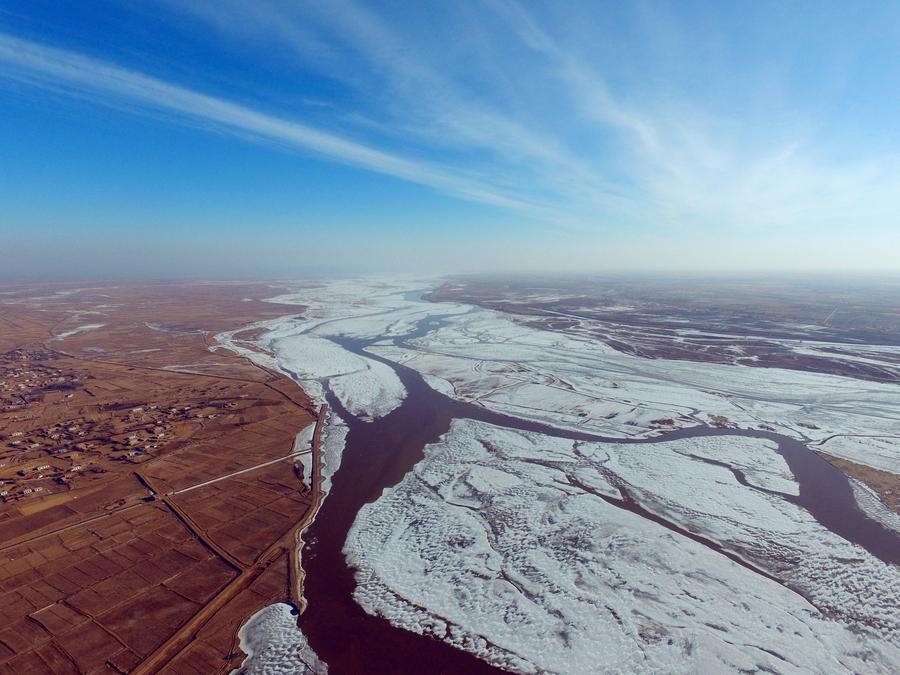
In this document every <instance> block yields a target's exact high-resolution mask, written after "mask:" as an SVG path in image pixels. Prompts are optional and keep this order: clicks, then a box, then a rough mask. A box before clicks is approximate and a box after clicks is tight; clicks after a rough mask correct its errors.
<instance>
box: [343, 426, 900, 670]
mask: <svg viewBox="0 0 900 675" xmlns="http://www.w3.org/2000/svg"><path fill="white" fill-rule="evenodd" d="M699 440H700V441H701V442H700V443H699V446H700V447H699V448H698V439H682V440H678V441H669V442H662V443H654V444H642V445H621V444H618V445H617V444H596V443H578V442H572V441H568V440H563V439H557V438H550V437H546V436H542V435H539V434H534V433H527V432H518V431H512V430H509V429H503V428H500V427H495V426H492V425H488V424H484V423H480V422H473V421H469V420H457V421H456V422H454V424H453V427H452V429H451V431H450V432H449V433H448V434H447V435H446V436H445V437H444V438H443V439H442V441H441V442H439V443H437V444H434V445H432V446H429V447H428V448H427V451H426V457H425V459H424V460H423V461H421V462H420V463H419V464H417V465H416V467H415V470H414V471H413V472H411V473H409V474H407V476H406V477H405V478H404V479H403V480H402V481H401V483H400V484H399V485H398V486H396V487H395V488H393V489H390V490H387V491H386V492H385V494H384V495H383V496H382V497H381V498H380V499H379V500H378V501H377V502H375V503H374V504H370V505H367V506H366V507H364V508H363V509H362V511H361V512H360V514H359V516H358V518H357V520H356V523H355V524H354V526H353V529H352V530H351V533H350V536H349V537H348V539H347V543H346V549H345V552H346V554H347V556H348V560H349V561H350V562H351V563H352V564H353V565H354V566H355V567H356V568H357V573H356V578H357V583H358V587H357V590H356V593H355V597H356V599H357V601H358V602H359V603H360V604H362V606H363V607H364V608H365V609H366V610H367V611H369V612H370V613H377V614H379V615H382V616H384V617H386V618H387V619H388V620H390V621H391V622H392V623H394V624H395V625H397V626H401V627H403V628H406V629H408V630H412V631H416V632H419V633H425V634H432V635H435V636H437V637H439V638H441V639H443V640H446V641H448V642H451V643H453V644H456V645H459V646H461V647H463V648H465V649H468V650H470V651H472V652H474V653H476V654H478V655H479V656H481V657H482V658H485V659H487V660H489V661H492V662H494V663H496V664H497V665H500V666H503V667H505V668H509V669H512V670H515V671H518V672H564V673H597V672H647V673H657V672H672V673H675V672H678V673H696V672H738V671H747V672H759V671H763V670H765V671H766V672H774V673H801V672H819V673H837V672H846V673H851V672H863V673H876V672H884V673H888V672H895V671H894V668H895V667H896V664H897V663H900V651H898V649H897V646H896V645H897V644H900V643H898V637H900V633H898V616H897V612H896V608H897V607H898V606H900V570H898V569H897V568H896V567H890V566H887V565H884V564H883V563H881V562H880V561H878V560H876V559H874V558H872V557H871V556H870V555H869V554H868V553H867V552H866V551H864V550H863V549H861V548H859V547H856V546H853V545H851V544H849V543H847V542H846V541H844V540H842V539H840V538H839V537H836V536H835V535H832V534H831V533H830V532H829V531H828V530H825V529H824V528H823V527H822V526H820V525H819V524H818V523H817V522H816V521H815V520H813V519H812V518H811V517H810V516H809V514H807V513H806V512H805V511H803V510H802V509H800V508H798V507H795V506H793V505H791V504H789V503H787V502H785V501H784V500H783V499H781V498H780V497H778V496H777V495H772V494H770V493H767V492H763V491H759V490H756V489H754V488H752V487H745V486H742V485H740V484H739V483H738V482H737V480H735V478H734V476H733V475H732V473H731V472H730V471H728V470H727V469H725V468H722V467H718V466H712V465H710V464H708V463H704V462H700V461H697V460H691V459H690V458H689V457H688V455H689V454H695V455H700V454H702V455H703V456H708V457H711V458H715V459H717V460H719V461H725V462H728V461H729V460H730V459H731V458H734V457H737V458H739V459H742V460H743V459H744V458H746V459H748V460H749V459H751V458H752V459H753V460H757V459H758V460H759V469H758V471H757V472H756V475H755V478H756V480H758V481H759V482H762V483H766V484H767V487H778V488H782V489H785V491H787V492H791V491H792V485H791V483H792V480H791V478H790V472H789V471H788V470H787V468H786V466H784V464H783V462H782V461H781V459H780V457H779V456H778V455H777V454H776V453H775V452H774V450H773V449H772V447H771V445H770V444H769V443H768V442H766V441H760V440H757V439H753V438H746V437H740V436H727V437H716V438H704V439H699ZM675 475H677V476H678V478H677V480H673V476H675ZM748 478H749V476H748ZM754 482H755V481H754ZM626 486H627V489H628V490H629V491H630V492H634V493H638V494H639V497H640V499H639V501H640V502H641V503H642V504H644V505H645V506H647V505H648V504H652V505H654V507H655V508H654V510H657V511H658V512H659V513H661V514H663V515H664V516H665V517H666V518H668V519H670V520H672V521H678V522H680V523H682V524H683V525H684V526H685V527H687V528H689V529H691V530H693V531H695V532H699V533H702V534H703V535H705V536H709V537H711V538H714V539H716V540H717V541H720V542H723V544H724V545H725V546H727V547H728V548H730V549H732V550H734V551H736V552H738V553H740V554H741V555H743V556H744V557H746V558H747V559H752V562H753V563H754V564H755V565H757V566H760V567H763V568H770V569H772V570H773V571H775V569H776V568H777V571H778V572H779V573H780V574H781V575H783V576H785V577H786V578H787V579H789V582H788V583H789V585H790V586H792V587H793V588H796V589H797V590H799V591H800V593H798V592H797V590H793V589H792V588H788V587H786V586H784V585H781V584H779V583H777V582H775V581H772V580H771V579H769V578H766V577H765V576H763V575H760V574H758V573H756V572H754V571H752V570H751V569H748V568H746V567H743V566H741V565H739V564H737V563H736V562H733V561H732V560H729V559H728V558H726V557H725V556H723V555H722V554H721V553H718V552H716V551H713V550H711V549H710V548H707V547H706V546H704V545H702V544H700V543H697V542H695V541H693V540H691V539H689V538H686V537H684V536H680V535H678V534H677V533H675V532H673V531H671V530H669V529H667V528H665V527H663V526H662V525H659V524H657V523H654V522H652V521H650V520H647V519H646V518H643V517H641V516H639V515H636V514H634V513H631V512H630V511H628V510H624V509H623V508H620V507H619V506H617V505H616V504H615V503H610V502H609V501H608V500H604V499H603V495H606V496H612V497H616V496H617V495H618V494H619V491H620V488H623V487H626ZM801 593H802V594H801ZM804 596H808V597H811V598H812V600H813V603H812V604H811V603H810V602H809V601H807V600H806V599H805V597H804ZM816 605H818V606H819V607H818V608H817V606H816ZM829 616H833V617H834V618H828V617H829ZM864 626H868V627H864Z"/></svg>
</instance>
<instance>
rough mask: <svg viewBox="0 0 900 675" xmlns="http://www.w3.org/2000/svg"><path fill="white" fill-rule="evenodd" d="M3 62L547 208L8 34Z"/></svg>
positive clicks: (76, 86)
mask: <svg viewBox="0 0 900 675" xmlns="http://www.w3.org/2000/svg"><path fill="white" fill-rule="evenodd" d="M0 64H3V66H4V68H3V70H2V71H0V75H5V76H6V77H10V78H14V79H16V80H18V81H20V82H25V83H28V84H30V85H33V86H38V87H43V88H47V89H53V90H55V91H57V92H60V93H69V94H72V95H77V96H80V97H86V98H90V99H91V100H92V101H95V102H97V103H100V104H105V105H116V106H121V105H125V106H128V107H129V108H130V109H131V110H133V111H135V112H138V113H141V112H147V113H153V112H165V113H170V114H171V113H174V114H176V115H179V116H184V118H186V119H187V120H189V121H191V123H194V124H196V123H201V124H206V125H208V126H209V127H210V128H211V129H215V130H217V131H226V132H232V133H235V134H239V135H241V136H242V137H248V136H249V137H251V138H257V139H259V140H261V141H265V142H267V143H273V142H274V143H276V144H278V145H280V146H282V147H284V148H286V149H293V150H305V151H310V152H313V153H317V154H319V155H322V156H324V157H327V158H329V159H332V160H335V161H338V162H342V163H345V164H349V165H353V166H357V167H360V168H363V169H367V170H370V171H374V172H377V173H381V174H385V175H388V176H393V177H396V178H400V179H402V180H406V181H410V182H413V183H418V184H421V185H426V186H428V187H431V188H434V189H437V190H440V191H442V192H445V193H448V194H451V195H455V196H457V197H462V198H464V199H468V200H472V201H477V202H481V203H485V204H490V205H493V206H499V207H505V208H513V209H520V210H525V211H529V212H535V213H537V212H538V211H539V209H540V206H539V205H538V204H535V203H531V202H528V201H527V200H525V199H519V198H517V197H515V196H511V195H505V194H503V193H501V192H500V191H492V190H491V186H490V185H487V184H485V183H484V182H483V181H480V180H475V179H473V178H471V177H467V176H465V175H460V174H458V173H454V172H452V171H448V170H446V169H445V168H442V167H440V166H435V165H433V164H432V163H429V162H425V161H421V160H417V159H410V158H407V157H403V156H401V155H397V154H393V153H390V152H385V151H383V150H380V149H378V148H374V147H371V146H370V145H367V144H364V143H360V142H357V141H354V140H349V139H347V138H343V137H341V136H338V135H335V134H332V133H328V132H324V131H321V130H318V129H315V128H313V127H311V126H308V125H306V124H303V123H300V122H296V121H293V120H289V119H284V118H282V117H278V116H274V115H270V114H266V113H264V112H260V111H258V110H254V109H253V108H250V107H248V106H245V105H241V104H238V103H234V102H230V101H227V100H224V99H221V98H217V97H214V96H208V95H205V94H202V93H199V92H196V91H193V90H191V89H187V88H184V87H181V86H178V85H175V84H170V83H167V82H164V81H162V80H159V79H156V78H153V77H149V76H146V75H143V74H141V73H138V72H135V71H132V70H128V69H125V68H121V67H118V66H115V65H111V64H109V63H106V62H103V61H100V60H97V59H93V58H89V57H85V56H82V55H80V54H77V53H74V52H71V51H67V50H62V49H56V48H53V47H48V46H44V45H40V44H36V43H34V42H30V41H27V40H22V39H19V38H16V37H13V36H9V35H3V34H0Z"/></svg>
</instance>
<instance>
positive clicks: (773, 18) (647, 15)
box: [0, 0, 900, 276]
mask: <svg viewBox="0 0 900 675" xmlns="http://www.w3.org/2000/svg"><path fill="white" fill-rule="evenodd" d="M898 111H900V4H898V3H894V2H885V3H877V2H810V3H803V2H791V3H785V2H775V3H765V2H737V1H736V2H647V3H640V2H628V3H620V2H608V3H603V2H599V1H591V2H584V3H579V2H575V1H572V2H548V3H537V2H528V3H524V2H523V3H516V2H509V1H506V0H471V1H470V2H463V3H460V2H448V3H442V2H423V3H408V2H385V3H363V2H356V1H353V0H350V1H347V0H327V1H322V2H317V1H310V2H281V1H276V0H223V1H221V2H215V3H213V2H207V1H204V0H144V1H141V2H137V1H136V0H131V1H129V0H121V1H120V2H112V1H109V2H100V1H94V2H90V1H83V2H75V1H69V2H60V1H59V0H55V1H53V0H23V1H21V2H20V1H17V0H12V1H11V0H5V1H4V2H3V3H2V4H0V235H2V240H0V241H2V243H3V245H4V247H8V248H9V250H10V251H14V252H15V255H12V256H8V260H9V263H8V264H5V270H4V274H5V275H6V276H15V275H31V276H40V275H51V274H52V275H55V276H67V275H71V276H111V275H112V276H118V275H123V274H139V275H157V274H158V275H161V276H167V275H179V276H180V275H199V276H244V275H252V274H262V275H269V274H271V275H279V276H281V275H302V274H305V273H308V272H322V271H342V270H348V271H371V272H384V271H398V272H407V271H408V272H417V273H418V272H431V271H434V272H451V271H463V272H470V271H482V270H487V271H502V270H517V271H520V270H540V271H543V270H555V269H561V270H573V271H609V270H612V271H621V270H652V271H669V270H689V271H741V272H743V271H754V270H763V271H765V270H801V271H803V270H823V271H830V270H848V271H866V272H894V273H896V272H900V117H898Z"/></svg>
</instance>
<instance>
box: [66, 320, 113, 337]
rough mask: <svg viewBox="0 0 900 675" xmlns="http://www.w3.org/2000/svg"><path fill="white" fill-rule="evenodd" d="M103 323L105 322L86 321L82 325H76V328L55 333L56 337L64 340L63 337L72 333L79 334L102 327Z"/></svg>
mask: <svg viewBox="0 0 900 675" xmlns="http://www.w3.org/2000/svg"><path fill="white" fill-rule="evenodd" d="M105 325H106V324H105V323H87V324H85V325H83V326H78V328H71V329H69V330H66V331H63V332H62V333H57V334H56V339H57V340H64V339H65V338H67V337H72V336H73V335H80V334H81V333H87V332H88V331H92V330H97V329H98V328H103V326H105Z"/></svg>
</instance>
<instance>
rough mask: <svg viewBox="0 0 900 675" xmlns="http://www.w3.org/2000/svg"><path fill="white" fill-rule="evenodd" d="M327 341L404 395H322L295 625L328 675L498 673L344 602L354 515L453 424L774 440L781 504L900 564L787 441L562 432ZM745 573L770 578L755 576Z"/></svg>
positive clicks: (831, 476)
mask: <svg viewBox="0 0 900 675" xmlns="http://www.w3.org/2000/svg"><path fill="white" fill-rule="evenodd" d="M440 323H441V322H440V320H439V319H438V320H436V319H429V320H426V321H423V322H421V323H420V324H419V326H418V328H417V330H416V331H415V333H413V334H411V335H409V336H407V339H412V338H414V337H419V336H421V335H424V334H426V333H427V332H428V331H430V330H433V329H434V328H436V327H438V326H439V325H440ZM335 341H336V342H338V343H339V344H340V345H341V346H343V347H344V348H346V349H348V350H350V351H353V352H355V353H357V354H361V355H363V356H366V357H367V358H372V359H375V360H378V361H381V362H383V363H385V364H387V365H388V366H390V367H391V368H393V369H394V371H395V372H396V373H397V376H398V377H399V378H400V380H401V381H402V382H403V385H404V386H405V387H406V390H407V397H406V399H405V400H404V402H403V404H402V405H401V406H400V407H398V408H397V409H396V410H394V411H393V412H391V413H390V414H389V415H386V416H385V417H382V418H381V419H378V420H375V421H373V422H362V421H360V420H357V419H356V418H354V417H353V416H352V415H350V414H349V413H348V412H347V411H346V410H345V409H344V408H343V406H342V405H341V404H340V402H339V401H338V400H337V399H336V398H335V397H334V396H333V395H331V394H329V395H328V402H329V404H330V405H331V406H332V408H333V409H334V410H335V411H337V412H338V414H340V416H341V417H342V418H343V419H344V420H345V421H346V422H347V423H348V426H349V433H348V435H347V442H346V447H345V449H344V454H343V459H342V462H341V467H340V469H339V470H338V472H337V473H336V474H335V476H334V478H333V483H332V489H331V493H330V495H329V497H328V499H326V500H325V503H324V506H323V507H322V510H321V511H320V512H319V515H318V517H317V518H316V521H315V523H314V524H313V526H312V527H311V528H310V530H309V532H307V536H306V539H307V541H308V542H309V544H308V546H307V548H306V550H305V551H304V555H303V562H304V567H305V568H306V571H307V576H306V589H305V590H306V597H307V599H308V601H309V608H308V610H307V612H305V613H304V616H303V617H302V619H301V622H300V625H301V627H302V629H303V631H304V632H305V633H306V635H307V637H308V639H309V643H310V646H311V647H312V648H313V650H315V652H316V653H317V654H318V655H319V657H320V658H321V659H322V660H323V661H325V662H326V663H327V664H328V666H329V672H331V673H333V674H336V675H340V674H342V673H393V674H397V673H417V674H420V673H466V674H468V673H488V672H492V673H496V672H499V671H498V670H497V669H496V668H493V667H491V666H489V665H487V664H485V663H484V662H482V661H480V660H478V659H476V658H475V657H473V656H471V655H469V654H467V653H466V652H464V651H461V650H458V649H455V648H453V647H450V646H448V645H447V644H445V643H443V642H441V641H439V640H436V639H432V638H428V637H423V636H420V635H416V634H414V633H411V632H408V631H405V630H401V629H396V628H393V627H392V626H391V625H390V624H389V623H388V622H387V621H385V620H383V619H380V618H378V617H373V616H370V615H368V614H366V613H365V612H364V611H363V610H362V609H361V608H360V607H359V605H357V604H356V603H355V602H354V601H353V599H352V593H353V589H354V586H355V583H354V579H353V571H352V570H351V569H350V568H349V567H348V566H347V565H346V563H345V560H344V556H343V553H342V549H343V545H344V541H345V540H346V537H347V532H348V531H349V529H350V527H351V525H352V524H353V521H354V519H355V517H356V514H357V512H358V511H359V509H360V508H362V506H363V505H364V504H366V503H368V502H372V501H374V500H376V499H377V498H378V497H379V496H380V495H381V493H382V491H383V490H384V489H385V488H387V487H391V486H393V485H396V484H397V483H398V482H399V481H400V480H401V479H402V478H403V476H405V475H406V473H407V472H408V471H409V470H410V469H411V468H412V467H413V465H414V464H415V463H416V462H417V461H419V460H420V459H421V458H422V457H423V449H424V447H425V446H426V445H427V444H429V443H433V442H435V441H437V440H438V438H439V437H440V436H441V434H443V433H445V432H446V431H448V430H449V428H450V424H451V422H452V421H453V420H454V419H457V418H468V419H473V420H478V421H482V422H487V423H490V424H496V425H499V426H504V427H509V428H514V429H519V430H523V431H535V432H539V433H544V434H548V435H551V436H556V437H563V438H568V439H572V440H583V441H605V442H613V443H630V444H635V445H639V444H642V443H657V442H660V441H664V440H674V439H677V438H694V437H699V436H709V435H743V436H753V437H756V438H767V439H771V440H773V441H775V442H776V443H778V448H779V452H780V453H781V455H782V456H783V457H784V458H785V460H786V462H787V463H788V465H789V467H790V468H791V470H792V472H793V473H794V476H795V478H796V480H797V482H798V483H799V486H800V494H799V496H798V497H792V496H786V497H784V498H785V499H788V500H790V501H792V502H794V503H797V504H798V505H800V506H802V507H804V508H806V509H807V510H808V511H809V512H810V513H811V515H812V516H813V517H815V518H816V520H818V521H819V522H820V523H821V524H822V525H823V526H825V527H827V528H828V529H830V530H831V531H833V532H834V533H836V534H838V535H839V536H841V537H843V538H845V539H847V540H848V541H851V542H854V543H856V544H859V545H860V546H862V547H864V548H865V549H866V550H868V551H870V552H871V553H872V554H873V555H875V556H877V557H878V558H880V559H881V560H883V561H885V562H888V563H894V564H898V563H900V536H898V535H897V534H896V533H894V532H892V531H890V530H888V529H886V528H884V527H883V526H881V525H880V524H879V523H877V522H875V521H872V520H870V519H869V518H867V517H866V516H865V514H864V513H863V512H862V511H860V509H859V508H858V506H857V505H856V502H855V500H854V498H853V493H852V490H851V488H850V485H849V483H848V482H847V479H846V478H845V477H844V475H843V474H841V473H840V472H839V471H838V470H837V469H835V468H834V467H832V466H831V465H830V464H828V463H827V462H825V461H824V460H822V459H821V458H819V457H818V456H817V455H816V454H815V453H813V452H811V451H810V450H808V449H807V448H806V447H805V446H804V445H802V444H801V443H799V442H797V441H794V440H792V439H789V438H786V437H783V436H779V435H777V434H772V433H767V432H749V431H736V430H731V429H727V430H725V429H708V428H696V429H690V430H682V431H677V432H673V433H669V434H666V435H664V436H660V437H657V438H655V439H650V440H623V439H619V438H605V437H602V436H596V435H592V434H585V433H578V432H567V431H562V430H559V429H556V428H554V427H550V426H547V425H544V424H540V423H536V422H528V421H525V420H520V419H517V418H513V417H509V416H506V415H502V414H499V413H494V412H491V411H489V410H486V409H484V408H481V407H479V406H476V405H473V404H469V403H464V402H460V401H456V400H453V399H450V398H448V397H447V396H444V395H443V394H440V393H439V392H437V391H435V390H433V389H431V387H429V386H428V385H427V384H425V382H424V380H423V379H422V377H421V376H420V375H419V374H418V373H417V372H415V371H413V370H411V369H409V368H406V367H404V366H400V365H397V364H395V363H393V362H391V361H388V360H386V359H382V358H380V357H377V356H374V355H372V354H368V353H365V352H364V351H363V350H364V349H365V347H366V346H368V345H369V344H371V343H372V342H374V341H369V340H355V339H349V338H341V339H336V340H335ZM740 478H743V476H740ZM616 505H617V506H619V507H621V508H626V509H628V510H630V511H632V512H634V513H637V514H638V515H641V516H642V517H646V518H650V519H652V520H654V521H655V522H659V523H660V524H663V525H664V526H667V527H670V528H671V527H677V526H675V525H673V524H671V523H666V522H665V521H663V519H661V518H660V517H659V516H655V515H654V514H651V513H650V512H648V511H646V510H645V509H644V508H642V507H641V506H640V505H639V504H637V503H635V502H633V501H632V500H624V501H622V502H619V503H617V504H616ZM684 534H685V535H688V534H689V533H686V532H685V533H684ZM690 536H691V538H693V539H695V540H697V541H699V542H700V543H702V544H704V545H707V546H709V547H710V548H713V549H714V550H717V551H719V552H720V553H723V554H725V555H728V557H730V558H732V559H733V560H735V561H736V562H739V563H740V564H743V565H744V566H746V567H750V566H749V565H747V564H746V563H744V562H742V561H740V560H739V559H737V557H736V556H733V555H731V554H728V553H727V552H724V551H722V550H721V548H720V547H719V546H718V545H716V544H715V543H714V542H710V541H707V540H705V539H702V538H699V537H697V536H696V535H690ZM750 569H753V570H754V571H756V572H758V573H761V574H763V575H764V576H766V577H768V578H772V577H771V576H770V575H768V574H766V573H765V572H762V571H761V570H758V569H755V568H752V567H750Z"/></svg>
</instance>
